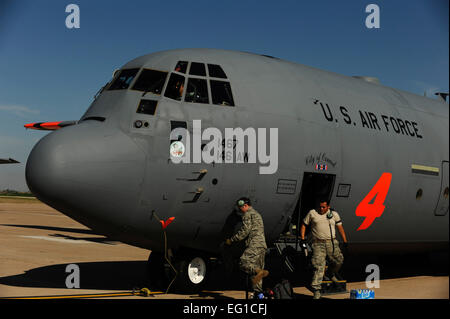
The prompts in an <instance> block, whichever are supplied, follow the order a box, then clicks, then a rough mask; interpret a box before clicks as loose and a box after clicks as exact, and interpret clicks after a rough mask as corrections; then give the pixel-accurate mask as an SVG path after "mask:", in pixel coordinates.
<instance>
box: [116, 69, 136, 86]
mask: <svg viewBox="0 0 450 319" xmlns="http://www.w3.org/2000/svg"><path fill="white" fill-rule="evenodd" d="M138 71H139V69H126V70H121V71H120V74H119V75H118V76H117V78H116V79H115V80H114V81H113V83H112V84H111V86H110V87H109V89H108V90H125V89H128V87H129V86H130V84H131V82H132V81H133V79H134V77H135V76H136V74H137V73H138Z"/></svg>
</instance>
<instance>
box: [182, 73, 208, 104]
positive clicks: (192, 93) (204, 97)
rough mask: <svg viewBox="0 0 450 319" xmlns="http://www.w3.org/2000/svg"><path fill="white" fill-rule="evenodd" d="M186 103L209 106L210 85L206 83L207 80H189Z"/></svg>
mask: <svg viewBox="0 0 450 319" xmlns="http://www.w3.org/2000/svg"><path fill="white" fill-rule="evenodd" d="M184 101H185V102H192V103H205V104H208V103H209V98H208V84H207V83H206V80H202V79H194V78H190V79H189V80H188V85H187V91H186V96H185V97H184Z"/></svg>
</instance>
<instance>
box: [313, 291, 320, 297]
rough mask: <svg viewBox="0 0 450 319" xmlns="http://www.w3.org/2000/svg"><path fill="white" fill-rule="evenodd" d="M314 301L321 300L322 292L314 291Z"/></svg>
mask: <svg viewBox="0 0 450 319" xmlns="http://www.w3.org/2000/svg"><path fill="white" fill-rule="evenodd" d="M313 299H320V290H314V297H313Z"/></svg>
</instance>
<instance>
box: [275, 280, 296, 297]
mask: <svg viewBox="0 0 450 319" xmlns="http://www.w3.org/2000/svg"><path fill="white" fill-rule="evenodd" d="M273 296H274V298H275V299H294V290H293V289H292V286H291V283H290V282H289V280H283V281H282V282H280V283H278V284H276V285H275V287H273Z"/></svg>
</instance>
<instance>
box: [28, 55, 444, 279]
mask: <svg viewBox="0 0 450 319" xmlns="http://www.w3.org/2000/svg"><path fill="white" fill-rule="evenodd" d="M196 120H201V127H202V128H217V129H218V130H219V131H221V132H224V130H225V129H226V128H242V129H247V128H255V130H256V128H265V129H267V131H268V130H269V129H270V128H277V129H278V140H276V142H278V143H277V144H273V143H272V142H271V140H269V138H266V139H263V142H261V143H262V144H258V145H259V146H267V148H266V150H268V149H269V148H270V150H271V151H272V150H277V151H278V156H277V163H276V167H275V170H274V172H273V173H268V174H267V173H266V174H262V173H261V172H260V168H261V166H265V165H266V164H267V162H265V163H263V164H261V165H260V164H259V163H256V162H255V161H253V162H252V161H250V160H249V159H251V158H253V159H254V158H255V156H254V155H255V154H252V150H251V149H250V148H248V149H247V150H246V151H245V154H243V157H244V161H243V162H239V163H227V162H225V161H221V159H224V156H220V157H219V158H217V160H216V161H212V162H211V161H210V162H206V161H192V162H191V163H174V161H173V160H172V157H171V155H170V153H169V149H170V146H175V144H173V143H174V142H182V143H185V144H186V147H187V146H188V143H189V138H190V137H189V136H188V135H189V134H185V135H183V134H181V135H175V136H173V134H171V132H172V131H174V130H175V129H185V130H186V131H187V132H188V133H190V135H194V138H195V134H197V136H198V132H196V129H195V128H194V126H195V125H194V124H195V122H194V121H196ZM26 127H28V128H35V129H49V130H55V131H54V132H51V133H50V134H48V135H46V136H45V137H43V138H42V139H41V140H40V141H39V142H38V143H37V144H36V145H35V147H34V148H33V150H32V152H31V154H30V156H29V158H28V161H27V165H26V180H27V183H28V186H29V188H30V190H31V191H32V192H33V193H34V194H35V195H36V197H37V198H39V199H40V200H41V201H43V202H44V203H46V204H48V205H50V206H51V207H53V208H55V209H57V210H59V211H60V212H62V213H63V214H66V215H67V216H69V217H71V218H73V219H74V220H76V221H78V222H80V223H82V224H84V225H86V226H87V227H89V228H91V229H92V230H94V231H96V232H98V233H102V234H105V235H106V236H109V237H112V238H115V239H118V240H120V241H123V242H125V243H128V244H130V245H135V246H138V247H142V248H146V249H149V250H151V251H152V254H151V256H150V258H149V262H150V264H151V265H153V269H156V268H155V267H157V268H158V269H159V267H162V266H161V265H162V263H163V262H162V260H163V258H164V257H165V256H166V257H167V255H168V250H167V249H170V256H171V258H172V257H173V259H171V260H174V261H175V262H174V263H173V264H175V266H174V267H175V269H177V271H178V273H179V278H178V279H177V280H179V281H180V282H182V283H183V284H185V285H186V286H190V287H199V286H200V285H201V284H202V283H203V282H204V279H205V278H206V275H207V274H208V272H207V267H208V262H207V261H208V258H209V257H210V256H217V255H219V253H220V245H221V243H222V242H223V240H224V239H225V238H226V236H228V235H229V232H230V230H229V229H233V227H235V226H236V225H234V224H233V225H231V228H228V230H227V223H229V221H230V220H233V218H230V217H232V216H233V215H234V213H233V212H234V205H235V201H236V199H238V198H239V197H241V196H247V197H249V198H251V199H252V201H253V206H254V207H255V208H256V209H257V210H258V211H259V212H260V213H261V215H262V217H263V219H264V224H265V233H266V240H267V242H268V244H269V245H271V244H273V243H274V242H276V241H277V240H278V239H279V237H280V235H281V234H283V233H285V232H286V231H287V230H290V229H292V228H293V227H292V225H295V226H298V224H299V223H300V222H301V220H302V218H303V217H304V216H305V215H306V213H307V212H308V211H309V210H310V209H311V208H313V207H314V205H315V204H316V200H317V198H319V197H321V198H323V197H325V198H328V199H329V201H330V202H331V205H332V206H333V207H334V208H335V209H336V210H337V211H338V212H339V213H340V216H341V217H342V220H343V224H344V225H345V226H344V227H345V230H346V233H347V238H348V239H349V242H350V250H351V252H355V253H358V252H370V253H377V252H380V251H406V250H414V251H418V250H424V251H432V250H436V249H442V248H444V249H446V248H448V243H449V227H448V226H449V218H448V215H449V214H448V207H449V198H448V196H449V187H448V184H449V175H448V174H449V173H448V170H449V135H448V132H449V106H448V104H447V103H445V101H442V100H434V99H430V98H426V97H422V96H418V95H415V94H411V93H408V92H404V91H400V90H397V89H393V88H390V87H386V86H383V85H381V84H380V83H379V81H378V80H377V79H375V78H370V77H348V76H343V75H339V74H335V73H332V72H327V71H322V70H318V69H315V68H312V67H308V66H304V65H300V64H296V63H291V62H287V61H284V60H281V59H278V58H274V57H271V56H263V55H257V54H252V53H246V52H234V51H225V50H213V49H180V50H170V51H164V52H158V53H153V54H149V55H145V56H142V57H139V58H136V59H134V60H132V61H130V62H128V63H126V64H125V65H124V66H123V67H122V68H120V70H118V71H116V72H114V76H113V78H112V80H111V81H110V82H108V83H107V84H106V85H105V86H104V87H103V88H102V89H101V90H100V91H99V92H98V93H97V94H96V96H95V99H94V101H93V103H92V105H91V106H90V107H89V109H88V110H87V112H86V113H85V114H84V115H83V116H82V117H81V119H80V120H79V121H71V122H70V121H69V122H51V123H32V124H28V125H27V126H26ZM246 132H249V131H246ZM258 132H260V131H258ZM260 137H261V136H258V138H259V141H261V139H260ZM247 138H249V137H248V136H247ZM207 142H208V140H204V139H202V141H201V150H202V151H203V152H208V148H206V149H204V148H205V146H206V143H207ZM228 142H229V141H225V140H223V141H222V144H223V145H224V144H225V143H228ZM233 142H234V139H233ZM264 143H265V144H264ZM185 144H182V145H181V146H185ZM192 144H194V143H192ZM197 144H198V142H197ZM247 144H249V145H250V143H247ZM178 146H180V145H178ZM197 146H198V145H197ZM233 148H235V149H237V147H236V145H233ZM241 150H242V148H241ZM254 151H255V150H253V152H254ZM183 152H184V151H182V153H183ZM202 154H203V153H202ZM221 154H222V155H224V153H221ZM252 155H253V157H252ZM271 164H272V163H271ZM266 166H267V165H266ZM234 220H236V219H234ZM170 222H171V223H170ZM169 223H170V225H169ZM228 226H230V225H228ZM297 229H298V228H297ZM227 232H228V234H227ZM155 265H158V266H155Z"/></svg>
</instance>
